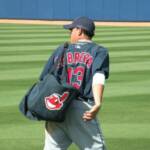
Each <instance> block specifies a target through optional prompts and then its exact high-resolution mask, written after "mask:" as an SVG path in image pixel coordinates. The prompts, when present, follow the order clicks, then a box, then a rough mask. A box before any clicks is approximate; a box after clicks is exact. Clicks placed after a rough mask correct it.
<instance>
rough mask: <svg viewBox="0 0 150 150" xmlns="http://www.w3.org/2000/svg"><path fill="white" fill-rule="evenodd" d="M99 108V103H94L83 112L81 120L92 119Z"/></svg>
mask: <svg viewBox="0 0 150 150" xmlns="http://www.w3.org/2000/svg"><path fill="white" fill-rule="evenodd" d="M99 109H100V106H99V105H94V106H93V107H92V108H91V110H89V111H86V112H85V113H84V114H83V120H84V121H90V120H92V119H94V118H95V117H96V115H97V113H98V111H99Z"/></svg>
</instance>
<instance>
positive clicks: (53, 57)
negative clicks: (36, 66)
mask: <svg viewBox="0 0 150 150" xmlns="http://www.w3.org/2000/svg"><path fill="white" fill-rule="evenodd" d="M62 48H63V46H62V45H61V46H59V47H58V48H56V50H55V51H54V52H53V54H52V55H51V56H50V57H49V59H48V60H47V62H46V64H45V66H44V68H43V71H42V72H41V75H40V77H39V79H40V80H42V79H43V78H44V76H45V75H46V74H47V73H48V72H49V70H50V69H51V68H52V66H54V63H55V61H56V59H58V58H59V57H60V55H61V50H62Z"/></svg>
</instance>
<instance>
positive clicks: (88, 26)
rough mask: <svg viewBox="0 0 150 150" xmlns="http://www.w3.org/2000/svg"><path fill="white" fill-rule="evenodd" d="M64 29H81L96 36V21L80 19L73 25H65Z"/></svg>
mask: <svg viewBox="0 0 150 150" xmlns="http://www.w3.org/2000/svg"><path fill="white" fill-rule="evenodd" d="M64 28H65V29H69V30H72V29H73V28H81V29H84V30H86V31H87V32H88V33H89V34H91V35H94V32H95V24H94V21H93V20H92V19H90V18H88V17H79V18H77V19H75V20H74V21H73V22H72V23H71V24H67V25H64Z"/></svg>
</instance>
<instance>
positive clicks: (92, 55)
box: [41, 17, 109, 150]
mask: <svg viewBox="0 0 150 150" xmlns="http://www.w3.org/2000/svg"><path fill="white" fill-rule="evenodd" d="M64 28H65V29H68V30H70V44H69V46H68V48H67V50H66V52H65V59H66V61H67V64H66V65H67V66H66V68H67V73H66V83H67V84H71V85H72V86H74V87H75V88H76V89H78V90H79V92H80V95H79V97H77V98H75V99H74V100H73V102H72V104H71V105H70V107H69V109H68V111H67V114H66V119H65V121H64V122H62V123H56V122H46V125H45V145H44V150H67V148H68V147H69V146H70V145H71V144H72V143H75V144H76V145H77V146H78V148H79V149H80V150H105V148H106V147H105V142H104V138H103V135H102V131H101V128H100V124H99V121H97V118H96V116H97V114H98V112H99V110H100V108H101V106H102V97H103V90H104V84H105V80H106V79H107V78H108V76H109V55H108V51H107V49H106V48H104V47H102V46H100V45H97V44H96V43H94V42H93V41H92V38H93V36H94V32H95V24H94V22H93V21H92V20H91V19H89V18H87V17H79V18H77V19H75V20H74V21H73V22H72V23H71V24H68V25H64ZM60 51H61V48H60V47H59V48H58V49H56V51H55V52H54V54H53V55H52V56H51V57H50V59H49V62H48V63H47V68H49V67H51V66H52V65H53V64H54V63H55V60H56V59H57V58H58V56H59V55H60ZM61 67H62V66H61V65H60V69H61ZM47 70H48V69H47ZM44 74H46V70H44V71H43V73H42V75H41V78H42V77H43V76H44Z"/></svg>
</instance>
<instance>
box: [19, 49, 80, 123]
mask: <svg viewBox="0 0 150 150" xmlns="http://www.w3.org/2000/svg"><path fill="white" fill-rule="evenodd" d="M65 48H66V47H65V46H64V51H63V52H62V55H64V53H65ZM56 66H57V63H56V64H55V66H53V68H51V69H50V71H49V73H47V74H46V75H45V76H44V78H43V79H42V80H39V81H38V82H37V83H35V84H34V85H33V86H32V87H31V88H30V89H29V91H28V92H27V93H26V94H25V96H24V97H23V99H22V101H21V103H20V104H19V109H20V111H21V112H22V113H23V114H24V115H25V116H26V117H27V118H29V119H32V120H45V121H56V122H62V121H64V120H65V114H66V111H67V109H68V107H69V105H70V103H71V102H72V100H73V99H75V97H77V95H78V91H77V90H76V89H75V88H73V87H72V86H71V85H68V84H65V82H61V81H60V80H58V79H57V78H56V75H54V74H53V72H54V70H55V69H56ZM65 73H66V72H65V69H63V74H65ZM62 76H64V75H62Z"/></svg>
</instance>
